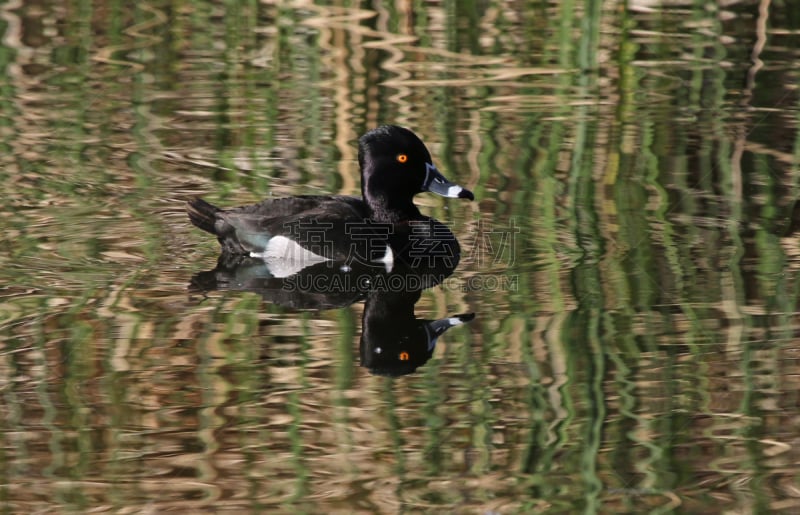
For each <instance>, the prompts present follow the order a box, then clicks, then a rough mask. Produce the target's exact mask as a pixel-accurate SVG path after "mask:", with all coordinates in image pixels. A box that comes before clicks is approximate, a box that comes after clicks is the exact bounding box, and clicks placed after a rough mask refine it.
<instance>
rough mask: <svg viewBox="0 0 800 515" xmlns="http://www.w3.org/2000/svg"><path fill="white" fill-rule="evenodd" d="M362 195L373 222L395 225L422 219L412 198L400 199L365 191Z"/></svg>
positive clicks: (384, 193)
mask: <svg viewBox="0 0 800 515" xmlns="http://www.w3.org/2000/svg"><path fill="white" fill-rule="evenodd" d="M362 195H363V197H364V202H366V203H367V206H368V207H369V211H370V213H369V216H370V218H371V219H373V220H375V221H378V222H386V223H397V222H402V221H406V220H412V219H417V218H420V217H422V214H421V213H420V212H419V209H417V206H415V205H414V201H413V197H406V198H400V197H397V196H396V195H389V194H387V193H386V192H377V193H376V192H371V193H368V192H367V191H366V190H363V191H362Z"/></svg>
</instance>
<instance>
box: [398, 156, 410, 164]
mask: <svg viewBox="0 0 800 515" xmlns="http://www.w3.org/2000/svg"><path fill="white" fill-rule="evenodd" d="M407 161H408V156H407V155H406V154H397V162H398V163H405V162H407Z"/></svg>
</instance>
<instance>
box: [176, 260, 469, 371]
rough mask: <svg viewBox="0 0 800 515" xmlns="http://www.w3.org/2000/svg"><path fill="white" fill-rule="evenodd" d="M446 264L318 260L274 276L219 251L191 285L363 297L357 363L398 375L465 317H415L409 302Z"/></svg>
mask: <svg viewBox="0 0 800 515" xmlns="http://www.w3.org/2000/svg"><path fill="white" fill-rule="evenodd" d="M452 271H453V270H452V268H450V267H434V268H431V267H424V268H422V269H421V268H419V267H418V268H417V269H413V270H412V269H411V268H408V267H405V266H403V267H399V268H396V269H395V270H394V271H392V272H385V271H383V270H381V269H376V268H375V267H363V266H356V267H339V268H334V267H331V266H330V265H329V264H328V263H319V264H317V265H314V266H312V267H308V268H306V269H304V270H302V271H301V272H299V273H297V274H295V275H292V276H290V277H274V276H273V275H271V273H270V271H269V267H268V265H267V264H266V263H265V262H264V261H263V260H261V259H257V258H249V257H236V256H230V255H226V254H223V255H221V256H220V259H219V262H218V263H217V267H216V268H215V269H214V270H210V271H207V272H200V273H198V274H196V275H195V276H194V277H193V278H192V282H191V285H190V290H191V291H196V292H208V291H213V290H236V291H250V292H255V293H258V294H259V295H261V296H262V298H263V299H264V300H265V301H267V302H271V303H274V304H278V305H281V306H284V307H288V308H292V309H304V310H305V309H309V310H324V309H334V308H343V307H346V306H349V305H350V304H353V303H356V302H360V301H364V312H363V316H362V319H361V321H362V328H361V340H360V343H359V348H360V356H361V366H363V367H366V368H367V369H369V371H370V372H371V373H372V374H376V375H385V376H399V375H405V374H410V373H412V372H414V371H415V370H416V369H417V368H418V367H419V366H421V365H423V364H425V363H426V362H427V361H428V360H429V359H430V358H431V357H432V356H433V352H434V349H435V347H436V342H437V340H438V338H439V336H441V335H442V334H444V332H445V331H447V330H448V329H450V328H451V327H454V326H457V325H461V324H463V323H465V322H469V321H470V320H472V319H473V318H474V314H472V313H464V314H458V315H452V316H449V317H446V318H442V319H438V320H426V319H421V318H417V317H416V315H415V313H414V306H415V304H416V303H417V301H418V300H419V299H420V297H421V295H422V291H423V290H424V289H427V288H431V287H434V286H436V285H438V284H440V283H441V282H442V281H443V280H444V279H445V278H446V277H447V276H449V275H450V274H451V273H452Z"/></svg>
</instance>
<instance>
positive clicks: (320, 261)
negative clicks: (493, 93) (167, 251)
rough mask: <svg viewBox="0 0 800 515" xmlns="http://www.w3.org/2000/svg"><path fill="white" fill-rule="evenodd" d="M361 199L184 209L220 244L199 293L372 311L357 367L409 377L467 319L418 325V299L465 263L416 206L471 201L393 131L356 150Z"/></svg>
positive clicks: (383, 130) (420, 149) (371, 136)
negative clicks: (245, 294) (430, 199)
mask: <svg viewBox="0 0 800 515" xmlns="http://www.w3.org/2000/svg"><path fill="white" fill-rule="evenodd" d="M358 163H359V166H360V168H361V197H354V196H343V195H303V196H296V197H287V198H279V199H268V200H265V201H262V202H260V203H258V204H252V205H248V206H242V207H237V208H232V209H221V208H219V207H217V206H214V205H212V204H210V203H208V202H206V201H204V200H202V199H199V198H195V199H193V200H191V201H189V203H188V204H187V211H188V214H189V219H190V220H191V222H192V223H193V224H194V225H195V226H197V227H199V228H200V229H202V230H204V231H206V232H209V233H211V234H213V235H215V236H216V237H217V240H218V241H219V243H220V245H221V247H222V256H221V257H220V259H219V262H218V265H217V268H216V269H214V270H212V271H210V272H204V273H201V274H197V275H196V276H195V277H194V279H193V282H192V284H193V288H194V289H196V290H204V291H207V290H212V289H214V290H216V289H230V290H247V291H255V292H258V293H260V294H261V295H262V297H264V298H265V299H266V300H268V301H270V302H274V303H276V304H280V305H283V306H287V307H292V308H298V309H330V308H335V307H342V306H347V305H349V304H352V303H354V302H358V301H361V300H364V301H365V303H366V304H365V307H364V318H363V324H364V325H363V331H362V338H361V358H362V365H364V366H366V367H368V368H369V369H370V370H371V371H372V372H374V373H376V374H386V375H399V374H407V373H410V372H413V371H414V370H415V369H416V368H417V367H418V366H419V365H421V364H422V363H424V362H425V361H427V360H428V359H429V358H430V356H431V354H432V353H433V349H434V346H435V344H436V340H437V338H438V337H439V336H440V335H441V334H442V333H444V332H445V331H446V330H447V329H449V328H450V327H453V326H454V325H459V324H462V323H464V322H466V321H469V320H471V319H472V317H473V316H472V315H471V314H470V315H456V316H453V317H448V318H445V319H442V320H433V321H431V320H419V319H417V318H416V317H415V316H414V304H415V303H416V302H417V301H418V300H419V298H420V295H421V292H422V290H424V289H425V288H430V287H432V286H434V285H436V284H439V283H441V282H442V281H443V280H444V278H446V277H447V276H449V275H450V274H451V273H452V272H453V270H454V269H455V267H456V265H457V264H458V261H459V257H460V247H459V244H458V240H456V238H455V236H454V235H453V233H451V232H450V230H449V229H448V228H447V226H445V225H444V224H442V223H441V222H439V221H437V220H434V219H433V218H430V217H427V216H424V215H423V214H422V213H420V211H419V209H418V208H417V206H416V205H415V204H414V202H413V198H414V196H415V195H416V194H418V193H422V192H426V191H427V192H432V193H436V194H438V195H441V196H444V197H449V198H460V199H468V200H474V198H475V197H474V195H473V194H472V192H470V191H469V190H467V189H466V188H463V187H461V186H459V185H457V184H454V183H452V182H450V181H449V180H447V179H446V178H445V177H444V176H443V175H442V174H441V173H440V172H439V170H438V169H437V168H436V166H435V165H434V164H433V161H432V159H431V155H430V153H429V152H428V149H427V148H426V147H425V145H424V144H423V143H422V141H421V140H420V139H419V138H418V137H417V136H416V135H415V134H414V133H413V132H411V131H410V130H408V129H405V128H402V127H397V126H394V125H386V126H382V127H378V128H377V129H373V130H371V131H369V132H367V133H366V134H364V135H363V136H362V137H361V138H360V139H359V141H358Z"/></svg>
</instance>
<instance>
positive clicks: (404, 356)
mask: <svg viewBox="0 0 800 515" xmlns="http://www.w3.org/2000/svg"><path fill="white" fill-rule="evenodd" d="M398 358H400V361H408V358H409V356H408V352H406V351H403V352H401V353H400V355H399V356H398Z"/></svg>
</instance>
